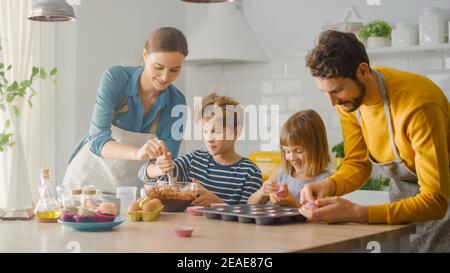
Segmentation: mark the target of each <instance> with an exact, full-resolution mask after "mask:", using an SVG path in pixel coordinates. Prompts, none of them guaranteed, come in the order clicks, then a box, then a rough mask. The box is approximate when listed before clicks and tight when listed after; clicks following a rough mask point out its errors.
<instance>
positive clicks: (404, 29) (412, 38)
mask: <svg viewBox="0 0 450 273" xmlns="http://www.w3.org/2000/svg"><path fill="white" fill-rule="evenodd" d="M391 35H392V36H391V37H392V47H402V46H411V45H417V44H418V42H419V41H418V35H417V30H416V28H415V27H414V26H412V25H410V24H407V23H397V24H395V29H394V30H392V34H391Z"/></svg>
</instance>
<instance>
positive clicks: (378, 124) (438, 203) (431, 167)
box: [331, 67, 450, 224]
mask: <svg viewBox="0 0 450 273" xmlns="http://www.w3.org/2000/svg"><path fill="white" fill-rule="evenodd" d="M373 69H375V70H377V71H380V72H382V73H383V75H384V80H385V84H386V89H387V93H388V97H389V103H390V109H391V115H392V121H393V123H394V124H393V130H394V133H395V139H394V142H395V145H396V146H397V149H398V151H399V154H400V158H401V159H402V160H403V161H404V162H405V164H406V165H407V166H408V167H409V169H410V170H412V171H413V172H415V173H416V175H417V177H418V179H419V181H418V183H419V187H420V192H419V193H418V194H417V195H416V196H414V197H411V198H407V199H403V200H400V201H397V202H393V203H390V204H382V205H371V206H369V223H389V224H397V223H411V222H420V221H427V220H433V219H439V218H442V217H443V216H444V215H445V213H446V211H447V204H448V199H449V190H450V187H449V157H450V156H449V154H450V134H449V116H448V115H449V102H448V100H447V97H446V96H445V95H444V93H443V92H442V91H441V89H440V88H439V87H438V86H436V85H435V84H434V83H433V82H432V81H431V80H429V79H427V78H425V77H422V76H420V75H417V74H412V73H407V72H403V71H399V70H395V69H391V68H386V67H374V68H373ZM336 110H337V112H338V113H339V116H340V119H341V125H342V130H343V134H344V141H345V146H344V148H345V151H344V152H345V159H344V161H343V163H342V165H341V167H340V169H339V170H338V171H337V172H336V173H335V174H334V175H332V176H331V178H332V179H334V180H335V181H336V195H338V196H339V195H343V194H346V193H348V192H352V191H354V190H356V189H358V188H359V187H361V186H362V184H363V183H364V182H365V181H366V179H367V178H368V176H369V175H370V173H371V169H372V166H371V164H370V162H369V161H368V156H367V150H368V151H370V154H371V155H372V157H373V158H374V159H375V161H376V162H379V163H385V162H388V161H391V160H393V159H394V154H393V151H392V147H391V144H390V141H389V132H388V127H387V122H386V117H385V112H384V108H383V103H379V104H376V105H371V106H366V105H362V106H361V107H360V111H361V124H362V127H360V126H359V125H358V122H357V120H356V115H355V113H354V112H353V113H347V112H345V111H343V110H342V109H340V107H339V106H338V107H336Z"/></svg>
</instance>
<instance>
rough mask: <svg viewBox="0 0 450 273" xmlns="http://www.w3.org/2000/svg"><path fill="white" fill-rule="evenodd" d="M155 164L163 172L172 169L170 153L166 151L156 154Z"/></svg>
mask: <svg viewBox="0 0 450 273" xmlns="http://www.w3.org/2000/svg"><path fill="white" fill-rule="evenodd" d="M156 165H157V166H158V168H159V169H160V170H161V171H162V172H163V173H168V172H171V171H173V169H174V168H175V165H174V163H173V160H172V153H171V152H168V153H167V154H164V155H160V156H158V157H157V158H156Z"/></svg>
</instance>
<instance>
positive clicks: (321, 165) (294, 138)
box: [280, 109, 330, 177]
mask: <svg viewBox="0 0 450 273" xmlns="http://www.w3.org/2000/svg"><path fill="white" fill-rule="evenodd" d="M280 146H301V147H302V148H303V170H304V172H305V175H307V176H309V177H314V176H317V175H319V174H320V173H321V172H323V171H325V170H326V168H327V166H328V164H329V162H330V154H329V153H328V140H327V133H326V130H325V125H324V123H323V120H322V118H321V117H320V115H319V114H318V113H317V112H316V111H314V110H311V109H307V110H303V111H300V112H297V113H295V114H293V115H292V116H291V117H290V118H289V119H288V120H287V121H286V122H285V123H284V124H283V127H282V128H281V135H280ZM280 148H282V147H280ZM281 159H282V160H281V161H282V163H281V164H282V168H283V170H284V171H285V172H286V173H288V172H289V170H290V168H289V165H290V164H289V162H288V161H287V159H286V154H285V152H284V150H283V149H281Z"/></svg>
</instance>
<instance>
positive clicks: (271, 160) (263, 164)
mask: <svg viewBox="0 0 450 273" xmlns="http://www.w3.org/2000/svg"><path fill="white" fill-rule="evenodd" d="M248 158H249V159H250V160H251V161H252V162H253V163H255V164H256V166H258V168H259V169H260V170H261V174H262V179H263V181H265V180H267V179H268V178H269V177H270V175H271V174H272V173H273V172H275V171H276V170H277V168H278V166H280V164H281V154H280V152H254V153H251V154H250V155H249V157H248Z"/></svg>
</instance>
